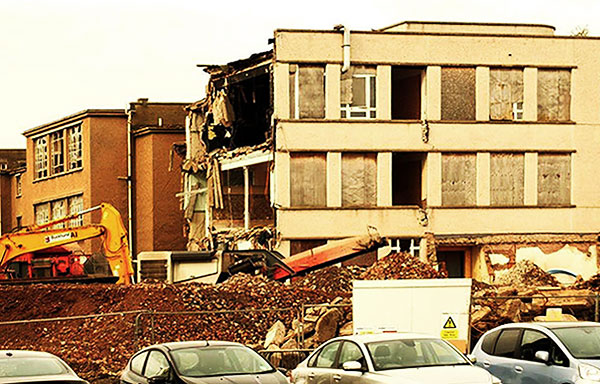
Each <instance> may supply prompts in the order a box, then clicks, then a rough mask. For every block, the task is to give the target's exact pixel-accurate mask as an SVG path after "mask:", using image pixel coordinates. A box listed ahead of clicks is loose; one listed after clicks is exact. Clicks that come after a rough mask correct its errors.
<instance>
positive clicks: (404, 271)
mask: <svg viewBox="0 0 600 384" xmlns="http://www.w3.org/2000/svg"><path fill="white" fill-rule="evenodd" d="M443 277H447V276H445V274H444V273H442V272H438V271H436V270H435V269H434V268H433V267H432V266H431V265H429V264H427V263H424V262H422V261H421V260H419V259H418V258H417V257H414V256H412V255H410V254H409V253H392V254H389V255H387V256H386V257H384V258H382V259H380V260H378V261H377V262H376V263H375V264H373V265H372V266H370V267H369V268H367V270H366V271H365V272H364V273H363V274H362V275H361V279H363V280H390V279H439V278H443Z"/></svg>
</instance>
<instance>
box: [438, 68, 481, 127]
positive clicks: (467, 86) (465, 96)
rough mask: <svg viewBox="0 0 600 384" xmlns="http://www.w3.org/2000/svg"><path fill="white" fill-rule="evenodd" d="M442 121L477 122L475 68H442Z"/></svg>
mask: <svg viewBox="0 0 600 384" xmlns="http://www.w3.org/2000/svg"><path fill="white" fill-rule="evenodd" d="M442 120H475V68H466V67H444V68H442Z"/></svg>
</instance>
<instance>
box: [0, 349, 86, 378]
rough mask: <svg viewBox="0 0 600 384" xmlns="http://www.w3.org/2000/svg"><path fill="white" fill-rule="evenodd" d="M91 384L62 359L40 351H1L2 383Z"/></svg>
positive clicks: (0, 372) (0, 376)
mask: <svg viewBox="0 0 600 384" xmlns="http://www.w3.org/2000/svg"><path fill="white" fill-rule="evenodd" d="M5 383H6V384H8V383H10V384H15V383H35V384H39V383H64V384H89V383H88V382H87V381H85V380H83V379H82V378H80V377H79V376H77V374H76V373H75V372H74V371H73V370H72V369H71V368H70V367H69V366H68V365H67V363H65V362H64V361H62V360H61V359H59V358H58V357H56V356H54V355H52V354H50V353H47V352H38V351H22V350H13V351H0V384H5Z"/></svg>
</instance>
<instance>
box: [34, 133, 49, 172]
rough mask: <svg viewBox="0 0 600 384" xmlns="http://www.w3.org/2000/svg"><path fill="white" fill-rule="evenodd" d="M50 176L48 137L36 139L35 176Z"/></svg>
mask: <svg viewBox="0 0 600 384" xmlns="http://www.w3.org/2000/svg"><path fill="white" fill-rule="evenodd" d="M43 177H48V139H47V138H46V137H40V138H39V139H36V140H35V178H36V179H41V178H43Z"/></svg>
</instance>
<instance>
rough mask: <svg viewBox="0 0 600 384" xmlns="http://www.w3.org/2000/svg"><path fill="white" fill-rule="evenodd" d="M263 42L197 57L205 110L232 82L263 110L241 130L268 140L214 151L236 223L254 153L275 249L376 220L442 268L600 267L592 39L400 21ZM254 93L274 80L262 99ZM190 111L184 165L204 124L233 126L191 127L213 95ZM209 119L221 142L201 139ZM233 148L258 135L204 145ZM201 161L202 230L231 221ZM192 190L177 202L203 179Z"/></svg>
mask: <svg viewBox="0 0 600 384" xmlns="http://www.w3.org/2000/svg"><path fill="white" fill-rule="evenodd" d="M273 41H274V47H273V51H272V52H267V53H264V54H262V56H261V55H255V56H254V57H252V58H250V59H247V60H246V61H239V62H235V63H230V64H229V65H228V66H227V67H225V69H223V67H208V68H207V71H208V72H209V73H210V74H211V82H210V84H209V98H208V99H207V100H208V103H209V104H210V107H214V105H215V101H216V100H218V99H219V97H221V96H219V95H223V94H229V95H234V97H230V100H229V102H230V103H231V105H232V110H234V112H236V115H237V112H238V110H243V109H244V108H245V105H246V104H244V103H248V102H247V101H242V102H240V101H238V100H248V99H247V98H243V99H239V96H237V95H238V94H244V93H248V94H252V95H253V97H254V98H253V99H252V100H254V104H255V105H257V106H258V108H259V109H260V110H261V112H264V113H265V114H266V115H267V116H268V117H270V119H267V121H268V122H267V123H260V124H259V121H258V120H256V124H255V125H254V131H253V134H254V135H255V138H256V139H257V140H259V141H263V142H265V143H266V147H267V149H266V150H265V149H264V148H261V149H260V150H259V151H254V152H252V151H251V150H247V151H242V152H244V154H243V155H236V156H227V155H223V154H219V155H218V156H214V157H215V158H218V159H219V160H218V162H219V164H220V166H221V170H223V169H224V168H226V169H227V170H232V169H234V168H238V169H240V170H242V176H241V177H242V179H243V180H245V183H242V184H241V185H242V187H241V188H244V186H245V191H246V193H245V194H244V196H245V197H244V198H243V199H242V201H243V202H242V203H241V205H242V206H243V207H245V213H246V214H245V215H244V214H242V215H238V219H239V220H240V221H238V223H237V224H236V223H235V222H232V221H231V220H229V221H230V223H229V226H230V227H235V226H236V225H237V226H239V224H240V223H242V222H243V223H244V224H245V228H246V229H247V230H249V229H251V227H252V226H251V225H249V224H250V223H249V220H248V219H249V218H248V217H247V216H248V212H249V209H248V208H249V205H250V203H249V201H250V200H251V197H252V196H251V195H250V194H249V193H248V191H249V190H250V188H249V187H250V186H252V185H253V184H252V183H253V181H252V179H251V178H250V177H249V173H250V172H249V170H252V167H256V166H257V164H263V165H262V166H263V167H265V169H267V170H269V173H268V176H267V179H268V180H267V181H268V183H267V184H268V185H267V186H266V187H265V190H267V191H268V200H269V203H270V205H271V207H272V209H273V217H272V220H271V224H272V226H273V228H274V231H275V238H276V239H277V241H276V242H275V243H274V247H275V248H276V249H277V250H279V251H280V252H281V253H283V254H284V255H290V254H293V253H295V252H297V251H298V250H302V249H304V248H306V246H308V247H309V248H310V246H313V245H315V244H317V245H318V244H322V243H324V242H326V241H330V240H335V239H339V238H344V237H348V236H354V235H360V234H364V233H365V231H366V227H367V225H370V226H374V227H376V228H377V229H378V231H379V232H380V234H382V235H384V236H386V237H388V238H389V239H390V246H391V249H393V250H404V251H409V252H413V253H416V254H418V255H419V256H420V257H421V258H422V259H424V260H428V261H430V262H432V263H434V264H437V265H440V266H441V267H443V268H446V269H447V270H448V271H449V272H450V275H451V276H468V277H471V276H473V277H477V278H479V279H481V280H491V279H493V278H494V276H495V275H497V274H499V273H502V270H504V269H506V268H507V267H508V266H510V265H512V264H514V263H515V262H517V261H519V260H523V259H530V260H534V261H535V262H536V263H537V264H538V265H540V266H541V267H542V268H544V269H547V270H548V269H556V268H560V269H564V270H565V271H564V272H565V273H567V274H568V273H573V274H579V275H582V276H583V277H585V278H587V277H589V276H591V275H592V274H595V273H596V272H597V269H598V257H597V242H598V232H599V228H600V195H598V193H597V192H596V188H595V177H594V175H595V174H597V173H598V172H599V171H600V168H598V167H599V165H598V164H599V163H598V162H597V161H596V160H597V159H598V158H599V155H600V146H599V145H598V143H599V141H598V140H599V138H600V134H599V133H598V132H599V128H600V106H599V105H598V104H599V103H600V78H599V77H598V75H597V74H598V72H599V71H600V64H599V63H598V60H597V57H596V54H595V52H596V51H597V49H598V48H599V47H600V39H598V38H593V37H569V36H556V35H554V28H553V27H550V26H544V25H513V24H477V23H470V24H460V23H424V22H405V23H401V24H398V25H395V26H392V27H388V28H384V29H381V30H376V31H352V32H349V31H345V30H344V29H343V28H341V29H338V30H322V31H317V30H287V29H281V30H276V31H275V34H274V40H273ZM345 47H346V48H345ZM265 74H266V75H265ZM249 79H253V82H254V84H253V85H250V84H247V85H243V84H245V83H249V82H250V80H249ZM229 80H231V81H229ZM240 84H241V85H240ZM236 87H237V88H239V89H236ZM261 89H266V90H267V92H270V93H267V94H266V95H265V96H264V98H265V101H264V102H263V104H264V105H263V104H261V103H260V98H259V97H257V95H260V90H261ZM219 103H220V102H219ZM225 104H226V103H225ZM200 110H201V111H202V113H196V114H194V113H191V114H190V124H189V127H188V131H189V132H188V144H189V149H188V160H190V161H192V160H194V159H196V160H200V159H202V156H204V155H206V154H208V153H213V151H214V149H213V148H211V143H216V140H217V139H219V133H218V129H216V128H218V127H224V128H225V131H226V133H225V134H224V135H223V137H227V132H234V133H235V132H236V128H238V130H239V129H241V128H240V127H236V120H235V118H234V119H229V120H232V122H230V123H228V119H227V116H228V114H227V113H225V119H222V118H221V115H222V114H219V115H218V117H219V119H216V118H215V119H213V120H211V122H210V124H206V121H205V120H202V119H201V120H200V122H199V123H198V122H197V120H198V116H208V114H207V113H206V112H207V110H214V108H212V109H211V108H208V109H201V108H200ZM217 110H218V108H217ZM225 110H227V109H225ZM219 113H220V112H219ZM227 124H230V126H229V127H227ZM203 127H204V128H206V127H213V131H214V132H217V133H216V137H217V139H214V140H206V139H204V140H202V137H203V135H204V137H205V138H206V137H208V136H207V132H208V131H207V130H206V129H204V128H203ZM215 127H216V128H215ZM228 129H229V130H228ZM208 133H210V132H208ZM214 136H215V134H213V137H214ZM238 136H240V135H239V134H238ZM265 137H266V138H267V140H266V141H265ZM198 138H200V140H199V139H198ZM261 139H262V140H261ZM194 143H200V144H199V145H196V146H194ZM240 144H241V145H240ZM243 144H246V145H255V143H250V142H249V141H248V140H246V142H242V141H241V140H239V141H238V142H237V143H233V144H232V143H231V142H228V143H227V145H220V146H219V145H215V146H214V147H215V148H216V147H223V146H225V147H226V148H227V149H228V150H229V152H228V153H235V152H236V151H237V152H238V153H239V152H240V147H242V146H243ZM199 148H200V150H199ZM199 153H200V155H199ZM253 156H254V157H255V158H256V159H259V160H255V161H254V162H253V161H252V157H253ZM236 164H237V165H236ZM208 168H209V177H208V178H207V180H208V187H207V190H208V194H207V196H206V199H201V198H200V199H196V200H194V203H195V204H196V211H197V212H198V215H197V217H196V219H192V220H190V222H191V223H192V226H194V223H196V224H197V225H196V226H197V227H200V228H201V229H203V231H204V234H208V235H214V231H215V230H218V228H219V225H222V226H227V225H224V224H223V222H222V221H219V220H215V205H214V202H215V201H218V200H219V193H218V191H217V193H216V194H215V193H214V191H213V189H211V186H212V184H211V183H214V178H213V180H212V181H211V177H210V176H211V174H210V171H211V170H212V171H214V169H215V168H214V167H211V166H209V167H208ZM243 170H245V171H243ZM202 172H203V171H200V174H202ZM192 173H193V172H192ZM186 177H188V179H190V178H193V176H186ZM221 178H222V176H221ZM221 182H222V180H221ZM187 185H188V187H187V192H188V195H187V196H188V197H189V196H192V194H193V191H201V190H202V189H205V188H206V187H205V186H204V185H203V184H202V183H201V182H197V183H196V184H194V185H195V186H194V185H192V184H190V183H188V184H187ZM229 187H230V186H229V185H226V184H225V185H224V187H223V189H225V190H226V193H225V194H224V195H223V196H224V197H225V199H224V200H227V197H228V196H227V190H228V188H229ZM198 194H201V193H200V192H198ZM200 200H202V202H201V203H200V205H198V201H200ZM186 201H189V199H188V200H186ZM206 202H207V203H206ZM202 204H204V206H205V207H209V208H208V209H204V208H203V206H202ZM219 208H220V209H222V208H223V207H222V206H221V207H219ZM225 208H226V207H225ZM203 212H207V214H204V213H203ZM207 224H208V225H207ZM200 232H202V230H200V231H193V230H192V233H195V234H196V235H195V236H198V233H200ZM387 251H389V249H387V250H385V251H383V252H387ZM380 256H381V252H380Z"/></svg>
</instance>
